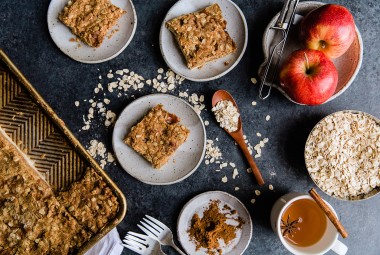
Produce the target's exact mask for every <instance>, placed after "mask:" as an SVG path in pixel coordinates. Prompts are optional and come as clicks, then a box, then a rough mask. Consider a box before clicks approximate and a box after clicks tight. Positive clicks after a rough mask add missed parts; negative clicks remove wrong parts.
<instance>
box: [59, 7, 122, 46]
mask: <svg viewBox="0 0 380 255" xmlns="http://www.w3.org/2000/svg"><path fill="white" fill-rule="evenodd" d="M124 13H125V11H124V10H122V9H120V8H118V7H117V6H115V5H113V4H111V2H110V1H109V0H70V1H69V2H68V3H67V5H66V6H65V7H64V8H63V11H62V12H61V13H60V14H59V17H58V18H59V19H60V20H61V21H62V22H63V24H65V25H66V26H67V27H69V28H70V29H71V31H72V33H73V34H75V35H77V36H78V37H79V38H80V39H81V40H82V41H83V42H84V43H86V44H88V45H89V46H91V47H99V46H100V45H101V44H102V42H103V40H104V38H105V36H106V35H107V32H108V30H109V29H110V28H111V27H113V26H114V25H115V24H116V22H117V20H118V19H119V18H120V17H121V16H122V15H123V14H124Z"/></svg>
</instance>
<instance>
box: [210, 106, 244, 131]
mask: <svg viewBox="0 0 380 255" xmlns="http://www.w3.org/2000/svg"><path fill="white" fill-rule="evenodd" d="M211 111H212V112H213V113H214V114H215V118H216V121H217V122H219V125H220V126H221V127H222V128H225V129H227V130H228V131H229V132H235V131H236V130H237V129H238V123H239V116H240V114H239V112H238V109H237V108H236V107H235V106H234V105H233V103H232V102H231V101H228V100H223V101H219V102H218V103H217V104H216V105H215V106H214V107H213V108H212V109H211Z"/></svg>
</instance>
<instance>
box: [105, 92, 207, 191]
mask: <svg viewBox="0 0 380 255" xmlns="http://www.w3.org/2000/svg"><path fill="white" fill-rule="evenodd" d="M158 104H162V105H163V106H164V109H165V110H167V111H168V112H170V113H174V114H175V115H177V116H178V117H179V118H180V123H181V124H183V125H185V126H186V127H187V128H188V129H189V130H190V135H189V137H188V138H187V141H186V142H185V143H183V144H182V145H181V146H180V147H179V148H178V149H177V151H176V152H175V153H174V155H172V156H171V157H170V159H169V161H168V163H167V164H166V165H164V166H163V167H161V168H160V169H154V168H153V167H152V166H151V164H150V163H149V162H148V161H146V160H145V159H144V158H143V157H142V156H140V155H139V154H138V153H137V152H135V151H134V150H133V149H132V148H130V147H129V146H128V145H126V144H125V143H124V142H123V139H124V138H125V136H126V135H127V133H128V132H129V130H130V129H131V127H132V126H134V125H135V124H137V123H138V122H139V121H140V120H141V119H142V118H143V117H144V116H145V114H146V113H147V112H148V111H149V110H150V109H151V108H153V107H154V106H156V105H158ZM112 145H113V149H114V152H115V154H116V157H117V159H118V161H119V163H120V165H121V166H122V167H123V168H124V170H125V171H127V172H128V173H129V174H130V175H132V176H133V177H135V178H136V179H138V180H140V181H142V182H144V183H148V184H153V185H167V184H173V183H176V182H180V181H182V180H184V179H186V178H187V177H189V176H190V175H191V174H192V173H193V172H194V171H195V170H196V169H197V168H198V166H199V165H200V163H201V162H202V159H203V157H204V153H205V149H206V130H205V127H204V125H203V122H202V119H201V117H200V116H199V115H198V114H197V113H196V112H195V111H194V109H193V108H192V107H191V105H189V104H188V103H187V102H185V101H184V100H182V99H180V98H178V97H175V96H171V95H167V94H152V95H147V96H143V97H141V98H139V99H136V100H135V101H133V102H132V103H130V104H129V105H128V106H127V107H126V108H125V109H124V110H123V111H122V113H121V114H120V116H119V118H118V120H117V121H116V123H115V128H114V131H113V135H112Z"/></svg>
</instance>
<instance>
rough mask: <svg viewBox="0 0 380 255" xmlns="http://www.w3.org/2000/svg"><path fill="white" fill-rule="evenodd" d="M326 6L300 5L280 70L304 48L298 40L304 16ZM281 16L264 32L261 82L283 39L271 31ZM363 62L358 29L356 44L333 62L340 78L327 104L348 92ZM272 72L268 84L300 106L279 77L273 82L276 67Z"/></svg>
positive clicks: (315, 3) (361, 43) (277, 33)
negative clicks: (280, 83) (291, 56)
mask: <svg viewBox="0 0 380 255" xmlns="http://www.w3.org/2000/svg"><path fill="white" fill-rule="evenodd" d="M324 4H325V3H321V2H315V1H306V2H300V3H299V4H298V6H297V11H296V13H297V14H298V15H296V16H297V17H295V20H296V21H298V22H296V24H294V25H292V27H291V28H290V31H289V34H288V38H287V41H286V44H285V47H284V51H283V54H282V58H281V61H280V64H279V68H280V67H281V64H282V63H283V62H284V61H285V59H286V58H287V57H288V56H289V55H290V54H291V53H292V52H293V51H295V50H297V49H300V48H301V47H302V45H301V42H300V41H299V38H298V37H299V34H298V30H299V24H300V20H301V19H302V16H306V15H307V14H308V13H309V12H310V11H312V10H314V9H316V8H318V7H321V6H322V5H324ZM279 16H280V13H277V14H276V15H275V16H274V17H273V19H272V20H271V21H270V22H269V24H268V26H267V28H266V29H265V31H264V36H263V41H262V46H263V52H264V56H265V60H264V62H263V63H262V64H261V66H260V68H259V71H258V73H259V76H260V78H261V80H263V76H264V72H265V67H266V64H267V61H268V59H269V56H270V54H271V51H272V48H273V46H274V45H275V43H276V42H279V40H280V39H281V38H282V36H281V32H279V31H277V32H276V30H274V29H271V27H272V26H274V25H275V23H276V21H277V19H278V17H279ZM275 56H276V55H275ZM274 60H276V57H274ZM362 60H363V41H362V37H361V35H360V32H359V30H358V28H357V27H356V38H355V39H354V42H353V43H352V45H351V47H350V48H349V49H348V50H347V52H346V53H344V54H343V55H342V56H340V57H339V58H337V59H334V60H333V62H334V65H335V67H336V69H337V71H338V77H339V79H338V85H337V88H336V91H335V93H334V95H332V96H331V97H330V98H329V99H328V100H327V101H326V102H325V103H327V102H329V101H331V100H333V99H335V98H337V97H338V96H340V95H341V94H342V93H343V92H344V91H346V89H347V88H348V87H349V86H350V85H351V84H352V82H353V81H354V79H355V77H356V75H357V74H358V72H359V69H360V67H361V64H362ZM275 62H276V61H272V63H275ZM271 70H272V72H270V73H269V75H268V77H267V83H268V84H271V86H272V87H274V88H276V89H278V90H279V91H280V92H281V93H282V94H283V95H284V96H285V97H286V98H287V99H289V100H290V101H292V102H293V103H296V104H299V103H297V102H295V101H293V100H292V99H291V98H290V97H289V96H288V95H287V94H286V93H285V91H284V90H283V89H282V88H281V86H280V85H279V82H278V75H277V76H276V77H274V81H273V82H271V78H272V77H273V76H270V74H272V73H273V70H274V65H273V66H272V68H271ZM277 74H278V72H277ZM263 91H267V88H264V90H263ZM264 95H265V93H264Z"/></svg>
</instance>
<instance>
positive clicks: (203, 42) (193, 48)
mask: <svg viewBox="0 0 380 255" xmlns="http://www.w3.org/2000/svg"><path fill="white" fill-rule="evenodd" d="M226 26H227V22H226V20H225V19H224V18H223V16H222V10H221V9H220V7H219V5H218V4H212V5H210V6H208V7H206V8H204V9H203V10H200V11H197V12H194V13H190V14H185V15H182V16H179V17H177V18H174V19H172V20H169V21H168V22H166V27H167V28H168V29H169V30H170V31H171V32H172V33H173V34H174V36H175V38H176V40H177V42H178V44H179V47H180V49H181V51H182V54H183V55H184V57H185V59H186V62H187V67H188V68H189V69H193V68H196V67H201V66H203V65H204V64H205V63H207V62H209V61H212V60H215V59H218V58H221V57H224V56H226V55H228V54H230V53H233V52H235V51H236V45H235V42H234V41H233V40H232V38H231V37H230V35H229V34H228V32H227V31H226Z"/></svg>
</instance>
